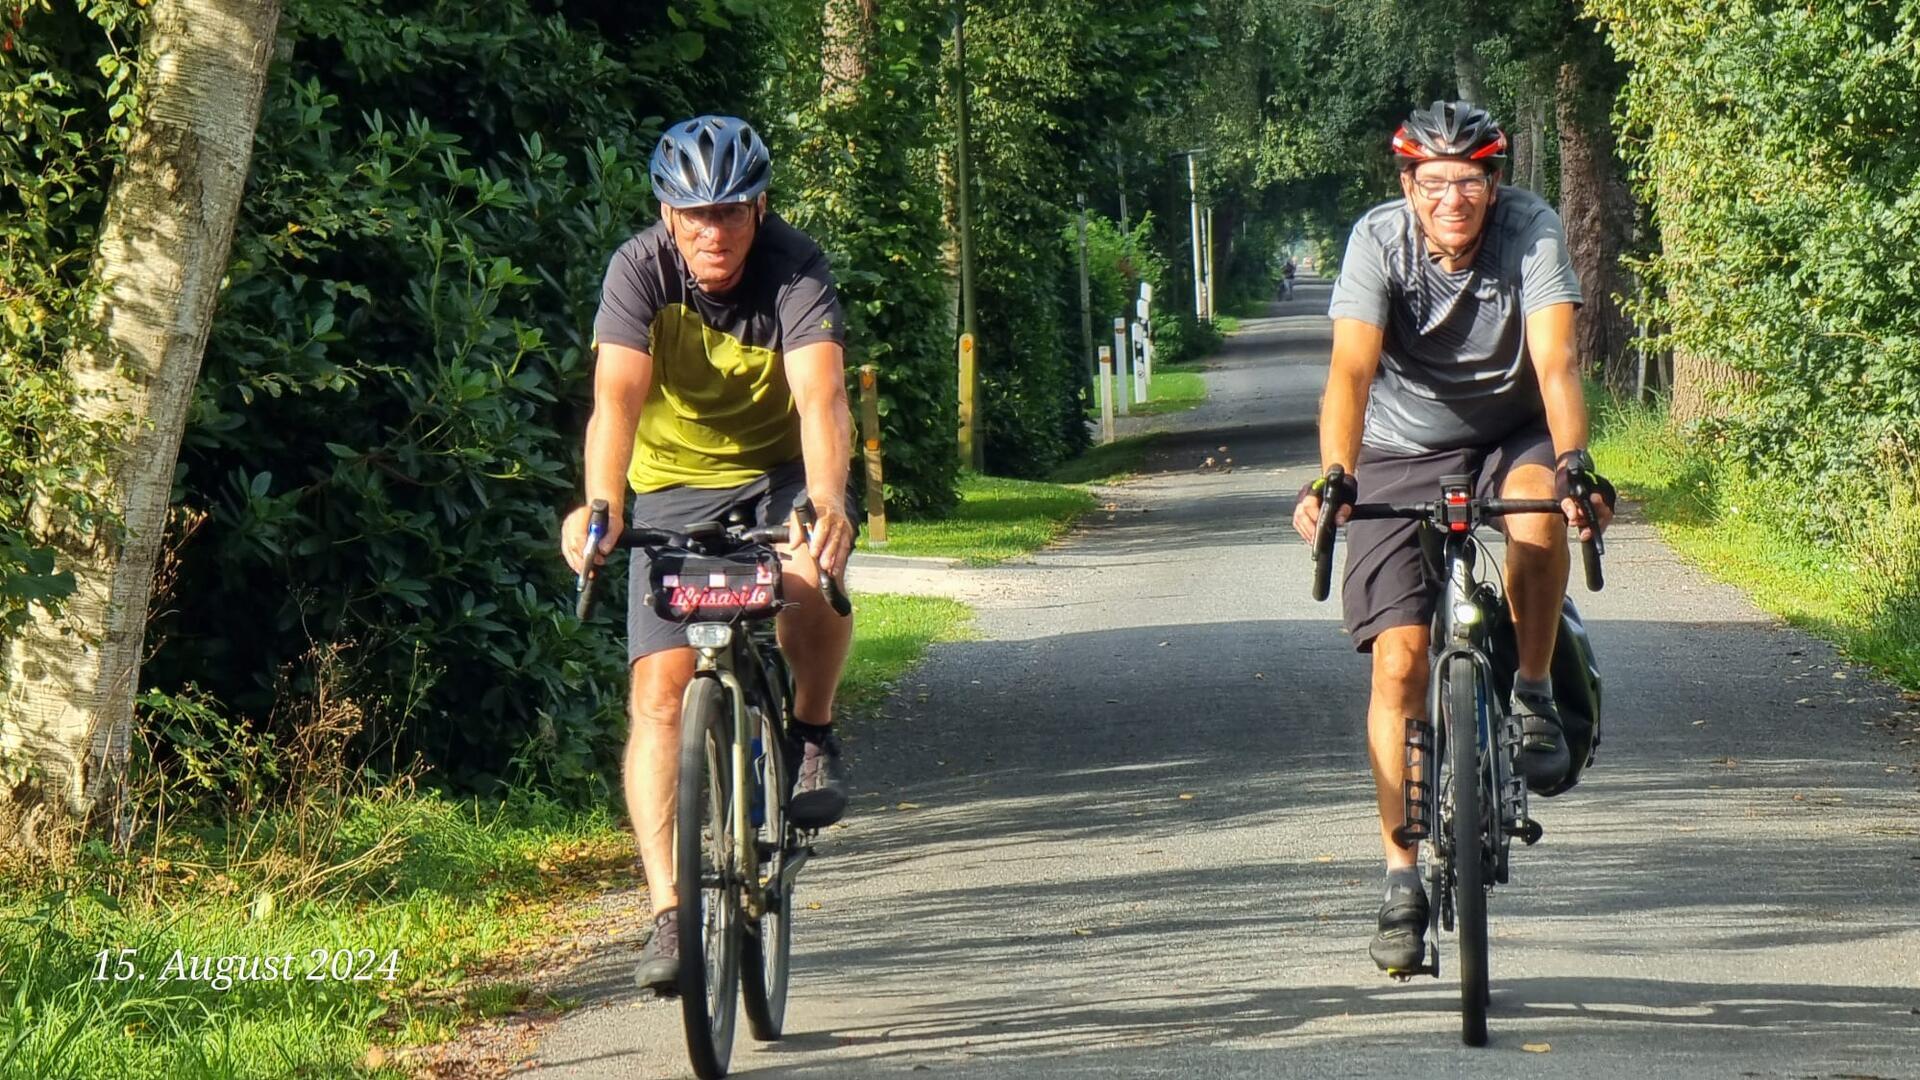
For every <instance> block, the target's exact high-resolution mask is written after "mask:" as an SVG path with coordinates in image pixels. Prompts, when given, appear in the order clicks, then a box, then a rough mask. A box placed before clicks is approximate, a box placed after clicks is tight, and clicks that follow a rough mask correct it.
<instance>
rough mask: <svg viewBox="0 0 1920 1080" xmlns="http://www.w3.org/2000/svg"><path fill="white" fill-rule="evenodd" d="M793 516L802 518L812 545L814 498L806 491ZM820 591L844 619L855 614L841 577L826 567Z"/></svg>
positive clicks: (835, 612)
mask: <svg viewBox="0 0 1920 1080" xmlns="http://www.w3.org/2000/svg"><path fill="white" fill-rule="evenodd" d="M793 516H794V517H796V518H799V519H800V528H801V530H802V531H804V532H805V533H806V534H807V543H808V544H809V545H811V544H812V543H813V523H814V515H813V500H812V499H810V498H808V497H807V493H806V492H804V491H803V492H801V493H800V495H799V497H798V498H796V499H794V500H793ZM814 565H815V566H819V563H818V562H816V563H814ZM820 591H821V592H823V593H825V594H826V597H827V603H829V604H831V605H833V612H834V614H836V615H838V616H840V617H841V618H843V619H844V618H846V617H847V616H849V615H852V614H853V601H852V600H851V599H850V598H848V596H847V591H846V590H845V589H843V588H841V587H840V581H839V579H838V578H836V577H834V576H833V575H832V574H829V573H827V571H826V568H825V567H822V568H821V570H820Z"/></svg>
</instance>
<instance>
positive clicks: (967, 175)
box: [953, 0, 986, 472]
mask: <svg viewBox="0 0 1920 1080" xmlns="http://www.w3.org/2000/svg"><path fill="white" fill-rule="evenodd" d="M966 22H967V4H966V0H954V4H953V63H954V70H955V78H954V81H955V90H954V102H955V116H956V118H957V119H958V121H959V128H960V131H959V146H958V148H957V151H956V153H955V155H954V158H955V162H954V163H955V172H956V173H957V174H958V175H957V177H956V179H957V181H958V184H959V191H958V193H957V195H956V196H955V198H954V209H955V211H956V212H957V213H958V215H959V218H960V457H961V459H962V460H963V461H964V462H965V463H966V464H967V466H968V467H969V468H972V469H973V470H975V471H976V472H977V471H980V470H981V469H982V468H983V467H984V464H985V460H986V452H985V451H986V448H985V446H983V445H982V444H981V442H980V439H979V430H980V418H979V414H978V413H976V412H975V410H974V403H975V398H976V396H977V394H976V391H977V390H978V389H979V375H978V372H979V358H978V356H977V355H976V352H975V346H976V344H977V343H978V342H979V340H980V336H979V333H978V331H979V326H978V324H977V323H976V322H975V321H974V310H973V192H972V186H973V181H972V171H971V169H970V168H969V165H968V160H967V37H966Z"/></svg>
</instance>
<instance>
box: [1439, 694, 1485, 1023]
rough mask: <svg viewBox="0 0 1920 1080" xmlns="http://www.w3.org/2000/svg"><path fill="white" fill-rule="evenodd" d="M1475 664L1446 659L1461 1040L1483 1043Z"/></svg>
mask: <svg viewBox="0 0 1920 1080" xmlns="http://www.w3.org/2000/svg"><path fill="white" fill-rule="evenodd" d="M1482 694H1483V692H1482V690H1481V687H1480V672H1479V668H1478V667H1477V666H1476V665H1475V664H1474V662H1473V660H1472V659H1471V658H1470V657H1466V656H1456V657H1454V658H1453V659H1452V660H1450V661H1448V662H1447V714H1448V715H1447V722H1448V725H1449V726H1450V727H1451V728H1452V730H1451V732H1449V734H1450V736H1451V738H1450V742H1451V743H1452V746H1451V747H1450V749H1449V753H1451V754H1452V755H1453V763H1452V764H1453V776H1452V780H1451V782H1452V784H1453V822H1452V826H1453V872H1454V897H1453V903H1454V920H1455V925H1456V926H1457V927H1458V928H1459V937H1460V1041H1461V1042H1464V1043H1466V1044H1467V1045H1468V1046H1485V1045H1486V1044H1487V1005H1488V1003H1489V1001H1490V1000H1491V996H1490V995H1491V991H1490V989H1489V987H1488V983H1487V865H1486V848H1485V833H1484V831H1483V830H1484V829H1485V828H1486V810H1487V808H1486V806H1485V804H1484V800H1483V799H1482V795H1483V794H1484V792H1483V790H1482V786H1481V785H1482V776H1481V774H1482V771H1483V770H1482V769H1481V767H1480V736H1479V730H1480V708H1481V704H1482V702H1481V698H1482Z"/></svg>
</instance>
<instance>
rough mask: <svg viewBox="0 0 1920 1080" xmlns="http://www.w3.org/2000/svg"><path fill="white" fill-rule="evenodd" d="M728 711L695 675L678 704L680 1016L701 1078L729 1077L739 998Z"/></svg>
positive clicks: (711, 686) (718, 692) (721, 697)
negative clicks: (734, 1020)
mask: <svg viewBox="0 0 1920 1080" xmlns="http://www.w3.org/2000/svg"><path fill="white" fill-rule="evenodd" d="M733 815H734V799H733V713H732V708H731V705H730V703H729V702H728V701H727V694H726V690H725V688H723V687H722V686H721V685H720V682H719V680H718V679H714V678H710V677H709V678H700V677H695V678H694V680H693V682H691V683H689V684H688V685H687V693H686V697H684V698H683V699H682V700H681V706H680V790H679V814H678V816H677V818H676V819H675V828H676V831H677V835H676V837H675V844H674V849H675V850H674V878H675V881H674V888H675V892H676V893H677V899H678V902H679V922H678V927H679V931H680V1015H681V1019H682V1021H683V1022H684V1023H685V1025H686V1029H687V1055H688V1057H689V1058H691V1059H692V1062H693V1071H694V1073H695V1074H697V1075H698V1076H699V1077H700V1080H716V1078H718V1077H722V1076H725V1075H726V1074H727V1063H728V1062H729V1060H731V1058H732V1057H733V1019H734V1012H735V1006H736V1004H737V1002H738V1001H739V997H738V988H739V978H740V924H741V911H740V898H739V890H738V888H737V887H736V882H737V881H738V880H739V868H738V862H739V859H738V853H736V852H735V851H734V850H733Z"/></svg>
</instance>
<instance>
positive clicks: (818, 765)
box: [787, 732, 847, 829]
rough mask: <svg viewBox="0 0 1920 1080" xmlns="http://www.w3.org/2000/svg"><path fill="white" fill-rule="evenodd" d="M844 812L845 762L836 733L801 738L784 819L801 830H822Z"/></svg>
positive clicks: (845, 794) (845, 808)
mask: <svg viewBox="0 0 1920 1080" xmlns="http://www.w3.org/2000/svg"><path fill="white" fill-rule="evenodd" d="M846 812H847V762H846V759H845V758H843V757H841V756H840V738H839V736H837V735H835V734H833V733H832V732H828V733H827V734H826V737H825V738H822V739H820V740H818V741H815V740H811V739H809V740H803V745H802V747H801V751H800V770H799V773H798V775H797V778H796V780H795V782H794V785H793V798H792V800H790V801H789V802H788V803H787V818H788V820H790V821H792V822H793V823H794V824H795V825H797V826H799V827H800V828H802V829H824V828H826V827H827V826H829V825H831V824H833V823H834V822H836V821H839V820H840V819H841V817H843V816H844V815H845V814H846Z"/></svg>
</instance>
